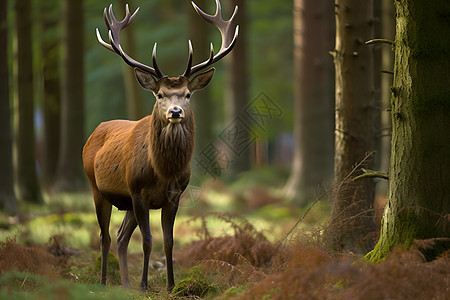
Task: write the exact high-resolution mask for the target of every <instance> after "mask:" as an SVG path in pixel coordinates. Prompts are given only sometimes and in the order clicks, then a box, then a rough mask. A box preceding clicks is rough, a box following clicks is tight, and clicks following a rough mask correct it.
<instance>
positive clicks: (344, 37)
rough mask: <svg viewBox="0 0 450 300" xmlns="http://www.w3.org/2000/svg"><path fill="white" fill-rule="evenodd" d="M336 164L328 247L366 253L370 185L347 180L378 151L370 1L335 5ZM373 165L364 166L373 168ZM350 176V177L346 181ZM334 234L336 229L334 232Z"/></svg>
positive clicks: (370, 236)
mask: <svg viewBox="0 0 450 300" xmlns="http://www.w3.org/2000/svg"><path fill="white" fill-rule="evenodd" d="M335 12H336V45H335V50H334V51H333V55H334V64H335V82H336V83H335V99H336V100H335V106H336V109H335V116H336V119H335V122H336V128H335V159H334V163H335V166H334V178H335V182H336V185H337V188H336V192H335V198H334V209H333V214H332V220H331V224H330V227H329V231H328V234H327V237H328V238H329V243H330V246H331V247H333V248H335V249H337V250H340V249H348V250H351V251H354V252H357V253H365V252H366V251H367V250H368V249H370V248H371V247H372V246H373V243H374V238H375V233H376V228H375V222H374V218H373V216H374V213H373V209H372V208H373V203H374V182H373V180H372V179H362V180H359V181H356V182H352V181H351V180H348V179H351V178H353V177H354V176H356V175H360V174H361V173H362V170H361V167H359V168H357V169H356V170H354V172H353V173H352V174H351V172H352V170H353V169H354V167H355V165H356V164H357V163H358V162H360V161H362V160H363V159H364V157H366V155H367V154H368V153H369V152H371V151H374V150H375V149H376V143H375V141H376V133H377V130H378V128H375V127H374V116H377V115H379V114H378V113H376V110H377V109H379V108H378V107H377V106H376V104H375V97H374V79H373V76H374V74H373V72H374V68H373V51H372V49H371V48H370V47H368V46H366V45H365V44H364V43H365V41H367V40H369V39H371V38H372V37H373V34H374V22H373V1H371V0H370V1H359V0H336V2H335ZM372 162H373V160H372V161H371V160H367V162H366V164H365V167H367V168H369V169H370V168H371V166H372ZM363 167H364V166H363ZM350 174H351V176H352V177H350V178H349V175H350ZM334 229H336V230H334Z"/></svg>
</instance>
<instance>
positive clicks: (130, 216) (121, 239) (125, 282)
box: [117, 210, 138, 288]
mask: <svg viewBox="0 0 450 300" xmlns="http://www.w3.org/2000/svg"><path fill="white" fill-rule="evenodd" d="M137 225H138V224H137V221H136V218H135V217H134V213H133V211H132V210H127V212H126V213H125V217H124V219H123V222H122V225H121V226H120V229H119V232H118V233H117V249H118V250H117V251H118V254H119V265H120V277H121V278H122V286H123V287H124V288H130V279H129V277H128V264H127V250H128V243H129V242H130V238H131V235H132V234H133V232H134V230H135V229H136V226H137Z"/></svg>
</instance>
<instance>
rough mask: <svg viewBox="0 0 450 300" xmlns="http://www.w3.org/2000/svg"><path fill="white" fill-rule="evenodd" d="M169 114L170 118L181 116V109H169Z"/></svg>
mask: <svg viewBox="0 0 450 300" xmlns="http://www.w3.org/2000/svg"><path fill="white" fill-rule="evenodd" d="M170 114H171V115H172V118H179V117H180V116H181V109H171V110H170Z"/></svg>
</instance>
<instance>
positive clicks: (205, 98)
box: [188, 0, 214, 171]
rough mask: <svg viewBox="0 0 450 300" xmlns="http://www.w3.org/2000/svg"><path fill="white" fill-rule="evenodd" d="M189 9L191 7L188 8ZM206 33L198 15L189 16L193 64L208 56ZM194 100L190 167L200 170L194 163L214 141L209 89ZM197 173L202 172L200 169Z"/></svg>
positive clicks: (201, 2) (200, 2) (200, 0)
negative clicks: (193, 133) (192, 147)
mask: <svg viewBox="0 0 450 300" xmlns="http://www.w3.org/2000/svg"><path fill="white" fill-rule="evenodd" d="M195 3H196V4H197V5H198V6H199V7H207V5H206V4H207V3H209V1H205V0H197V1H195ZM188 8H189V9H191V7H188ZM208 33H209V27H207V26H204V21H203V20H202V18H200V17H199V16H198V15H195V14H191V13H190V14H189V38H190V39H191V41H192V45H193V46H194V47H195V49H194V51H196V52H195V53H197V54H196V55H194V57H193V59H194V61H193V63H194V64H195V63H200V61H201V59H202V58H204V57H206V56H208V55H209V53H208V43H209V39H208ZM194 97H195V98H194V100H193V101H192V102H191V103H192V104H191V105H192V109H193V111H194V113H195V117H196V118H195V125H196V127H195V148H194V162H193V165H192V167H193V168H194V170H196V169H198V168H201V166H199V165H198V164H196V163H195V161H198V160H201V159H202V158H201V154H200V153H201V152H202V151H204V150H205V147H206V146H207V145H208V143H211V142H212V141H213V139H214V135H213V130H212V128H213V126H212V124H213V120H214V118H213V117H214V115H213V112H212V111H211V109H210V107H211V106H212V103H211V102H212V101H211V100H212V99H211V93H210V91H209V89H205V90H203V91H201V92H200V93H197V94H195V95H194ZM199 171H202V170H201V169H200V170H199Z"/></svg>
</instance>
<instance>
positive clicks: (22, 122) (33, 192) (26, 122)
mask: <svg viewBox="0 0 450 300" xmlns="http://www.w3.org/2000/svg"><path fill="white" fill-rule="evenodd" d="M30 5H31V2H30V0H24V1H15V2H14V13H15V16H14V27H15V39H14V43H13V46H14V56H15V57H14V104H15V109H16V111H15V118H14V123H15V126H14V127H15V161H16V178H17V185H18V193H19V194H18V197H19V199H20V200H22V201H27V202H33V203H42V202H43V199H42V194H41V188H40V185H39V181H38V176H37V171H36V145H35V143H36V141H35V133H34V92H33V61H32V58H33V54H32V40H31V39H32V37H31V15H30V14H31V7H30Z"/></svg>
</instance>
